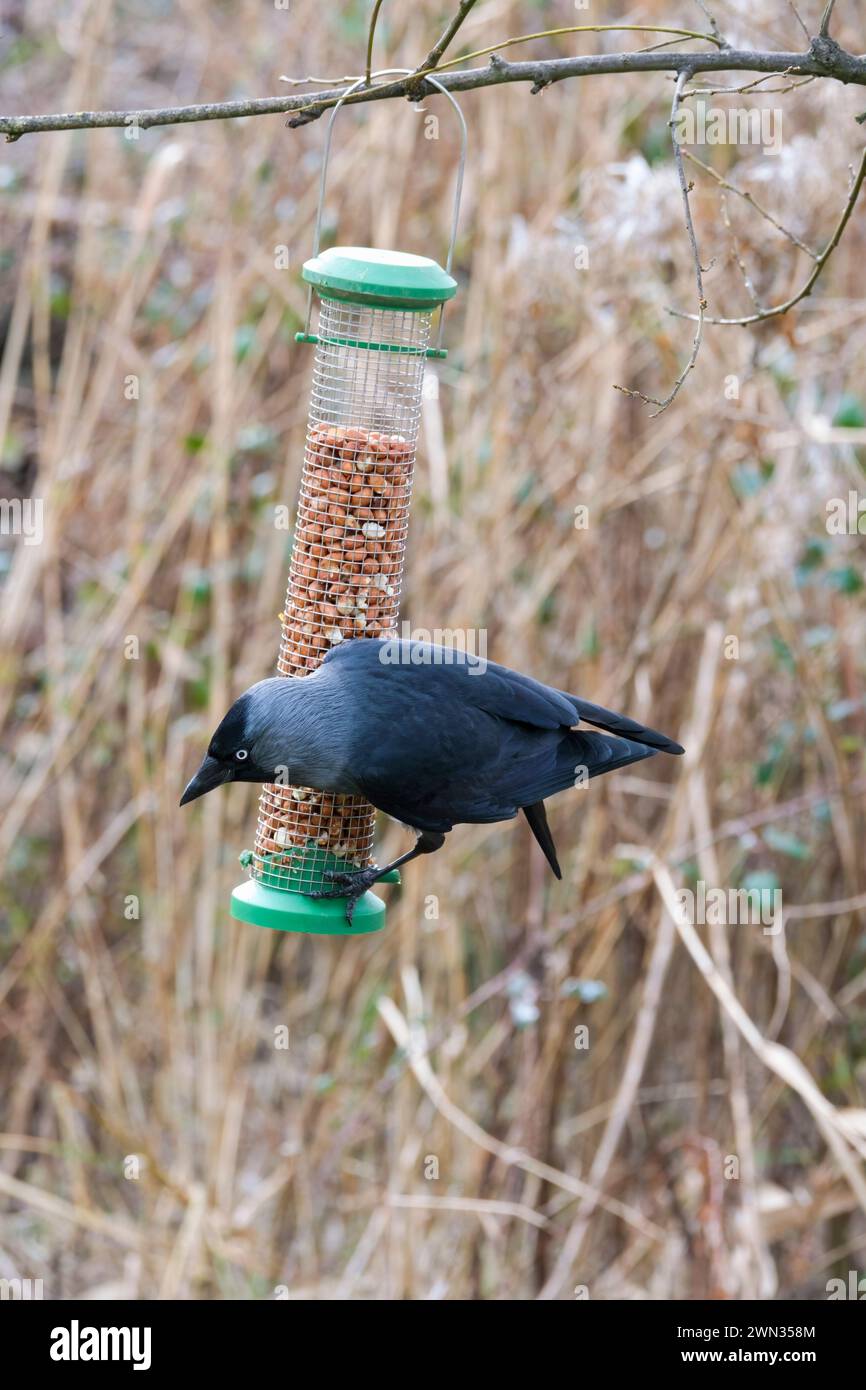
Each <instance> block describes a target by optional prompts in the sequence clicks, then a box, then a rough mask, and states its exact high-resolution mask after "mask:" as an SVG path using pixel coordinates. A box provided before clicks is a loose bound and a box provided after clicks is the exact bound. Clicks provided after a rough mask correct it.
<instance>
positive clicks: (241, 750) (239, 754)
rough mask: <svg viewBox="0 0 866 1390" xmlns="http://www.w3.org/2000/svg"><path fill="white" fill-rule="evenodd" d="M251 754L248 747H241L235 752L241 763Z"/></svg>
mask: <svg viewBox="0 0 866 1390" xmlns="http://www.w3.org/2000/svg"><path fill="white" fill-rule="evenodd" d="M249 756H250V755H249V753H248V752H247V750H246V748H239V749H238V751H237V752H236V753H235V757H236V758H237V760H238V762H239V763H242V762H243V761H244V759H245V758H248V757H249Z"/></svg>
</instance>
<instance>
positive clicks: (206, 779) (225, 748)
mask: <svg viewBox="0 0 866 1390" xmlns="http://www.w3.org/2000/svg"><path fill="white" fill-rule="evenodd" d="M289 684H290V682H288V681H286V680H285V679H284V678H283V677H279V676H277V677H274V678H273V679H271V680H266V681H259V683H258V685H254V686H251V688H250V689H249V690H247V691H245V692H244V694H243V695H241V696H240V698H239V699H237V700H235V702H234V704H233V705H232V707H231V709H230V710H229V712H228V714H227V715H226V716H225V717H224V718H223V720H222V721H221V722H220V724H219V725H218V726H217V728H216V731H215V733H214V735H213V738H212V739H211V741H210V744H209V745H208V750H207V753H206V754H205V757H204V761H203V762H202V765H201V767H200V768H199V770H198V772H197V773H196V774H195V776H194V777H193V779H192V781H191V782H189V783H188V785H187V787H186V790H185V791H184V794H183V796H182V797H181V799H180V804H181V806H185V805H186V803H187V802H188V801H195V800H196V798H197V797H199V796H204V794H205V792H209V791H213V789H214V787H221V786H222V784H223V783H224V782H273V781H275V780H276V779H277V776H278V775H279V771H280V768H281V767H283V766H284V765H285V759H284V758H282V757H281V751H282V750H281V747H280V744H281V738H280V727H279V726H280V718H279V715H280V706H281V696H282V695H283V694H284V693H285V691H286V687H287V686H288V685H289Z"/></svg>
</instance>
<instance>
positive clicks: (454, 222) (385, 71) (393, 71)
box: [304, 68, 468, 346]
mask: <svg viewBox="0 0 866 1390" xmlns="http://www.w3.org/2000/svg"><path fill="white" fill-rule="evenodd" d="M413 71H414V69H413V68H380V69H379V70H378V72H374V73H372V74H371V76H372V77H374V78H378V77H411V76H412V74H413ZM424 81H425V82H429V83H430V85H431V87H435V88H436V90H437V91H439V92H441V93H442V95H443V96H444V97H446V98H447V100H448V101H449V102H450V103H451V105H452V107H453V108H454V111H455V113H456V115H457V119H458V121H459V122H460V158H459V160H458V163H457V183H456V185H455V188H454V209H453V213H452V217H451V235H450V237H449V240H448V256H447V259H446V261H445V269H446V270H447V271H448V273H449V275H450V273H451V266H452V264H453V261H454V247H455V245H456V243H457V226H458V221H459V218H460V201H461V198H462V196H463V178H464V175H465V173H466V149H467V144H468V133H467V130H466V121H465V119H464V116H463V112H462V111H461V109H460V104H459V102H458V101H457V100H456V98H455V97H453V96H452V95H451V93H450V92H449V91H448V89H447V87H443V85H442V83H441V82H440V81H439V80H438V78H436V77H433V76H432V75H429V74H428V75H427V76H425V78H424ZM366 86H367V79H366V77H359V78H358V80H357V81H356V82H353V83H352V85H351V87H347V88H346V90H345V92H343V94H342V96H341V97H340V98H339V100H338V101H337V102H336V103H335V104H334V108H333V110H332V111H331V114H330V116H329V118H328V128H327V132H326V134H325V148H324V151H323V154H322V172H321V175H320V178H319V203H318V207H317V208H316V225H315V230H314V232H313V255H314V256H318V254H319V246H320V243H321V238H322V217H323V214H324V207H325V185H326V182H327V177H328V164H329V161H330V158H331V139H332V136H333V133H334V121H335V120H336V119H337V112H338V111H339V110H340V107H341V106H342V105H343V103H344V102H345V101H346V100H347V98H348V97H350V96H352V95H353V93H355V92H357V91H359V90H360V89H361V88H362V87H366ZM444 313H445V305H444V304H443V305H442V306H441V308H440V310H439V332H438V335H437V346H438V345H439V344H441V342H442V328H443V318H444ZM312 314H313V287H312V285H311V286H310V289H309V293H308V295H307V320H306V325H305V330H304V331H305V333H306V334H309V331H310V322H311V319H312Z"/></svg>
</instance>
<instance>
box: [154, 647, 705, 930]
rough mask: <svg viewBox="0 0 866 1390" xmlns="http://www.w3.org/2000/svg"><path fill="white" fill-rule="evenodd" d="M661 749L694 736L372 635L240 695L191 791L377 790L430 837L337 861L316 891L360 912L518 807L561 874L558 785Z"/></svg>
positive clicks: (450, 653)
mask: <svg viewBox="0 0 866 1390" xmlns="http://www.w3.org/2000/svg"><path fill="white" fill-rule="evenodd" d="M584 723H585V724H591V725H594V726H595V729H601V730H604V732H603V733H597V732H595V729H593V730H587V729H584V728H582V727H578V726H579V725H582V724H584ZM658 752H663V753H682V752H683V749H682V748H681V747H680V745H679V744H678V743H674V741H673V740H672V739H669V738H667V737H666V736H665V735H664V734H660V733H657V732H656V731H655V730H654V729H648V728H646V727H645V726H644V725H643V724H638V723H636V722H635V721H634V720H633V719H628V718H627V717H626V716H625V715H622V714H615V713H614V712H613V711H612V710H609V709H604V708H603V707H602V706H601V705H593V704H591V703H590V702H589V701H588V700H582V699H580V698H579V696H577V695H568V694H566V693H565V691H562V690H556V689H554V688H553V687H551V686H548V685H542V684H541V682H540V681H536V680H533V679H532V678H531V677H530V676H523V675H520V674H519V673H518V672H517V671H510V670H509V669H508V667H507V666H497V665H495V664H494V663H493V662H489V661H487V660H486V659H483V658H479V657H476V656H473V655H471V654H468V653H464V652H460V651H457V650H453V649H451V648H448V647H438V646H434V645H432V644H430V643H426V642H417V641H400V640H398V639H396V638H383V639H379V640H376V639H373V638H359V639H355V640H353V641H346V642H341V643H340V644H339V646H336V647H334V648H332V650H331V651H330V652H328V654H327V656H326V657H325V659H324V661H323V662H322V664H321V665H320V666H319V667H318V668H317V669H316V670H315V671H313V672H311V673H310V674H309V675H306V676H303V677H291V676H290V677H285V676H276V677H273V678H272V679H270V680H263V681H259V683H258V684H257V685H254V686H251V687H250V689H249V690H247V691H246V692H245V693H244V694H243V695H241V696H240V698H239V699H238V700H236V701H235V703H234V704H233V705H232V707H231V709H230V710H229V712H228V714H227V715H226V716H225V718H224V719H223V720H222V723H221V724H220V725H219V727H218V728H217V730H216V732H215V734H214V736H213V738H212V739H211V741H210V746H209V748H208V751H207V756H206V757H205V759H204V761H203V762H202V765H201V767H200V768H199V770H198V772H197V773H196V775H195V776H194V777H193V779H192V781H191V782H190V783H189V785H188V786H187V788H186V790H185V791H184V794H183V796H182V797H181V801H180V804H181V806H184V805H185V804H186V803H187V802H188V801H194V800H195V799H196V797H199V796H203V795H204V793H205V792H208V791H211V790H212V789H213V788H214V787H218V786H220V785H221V784H222V783H223V782H274V781H276V780H277V779H278V776H282V779H283V780H286V778H288V780H289V781H290V782H291V783H292V785H294V786H300V787H313V788H316V789H318V790H320V791H324V792H337V793H349V794H354V795H361V796H364V797H366V798H367V800H368V801H370V802H372V804H373V805H374V806H376V807H378V809H379V810H380V811H384V812H386V814H387V815H389V816H393V817H394V819H395V820H398V821H401V822H402V823H403V824H404V825H405V826H407V827H409V828H411V829H412V830H414V831H415V833H416V835H417V840H416V843H415V846H414V848H413V849H411V850H409V851H408V853H406V854H403V855H401V856H400V857H399V858H398V859H395V860H394V861H393V863H391V864H387V865H385V866H384V867H382V868H378V867H376V866H375V865H374V866H372V867H370V868H367V869H361V870H358V871H356V872H352V873H343V872H338V873H330V874H328V876H327V877H328V882H329V886H328V887H327V888H323V889H321V890H320V891H319V892H318V893H317V894H311V895H310V896H319V897H345V898H346V899H347V906H346V912H347V916H348V917H349V920H351V916H352V910H353V908H354V904H355V902H356V901H357V899H358V898H360V897H361V896H362V894H363V893H365V892H366V890H367V889H368V888H369V887H370V886H371V885H372V884H373V883H375V882H376V880H377V879H379V878H381V877H382V876H383V874H386V873H388V872H389V871H390V870H391V869H394V868H396V867H398V866H399V865H401V864H406V863H408V861H409V860H410V859H414V858H415V857H416V856H417V855H419V854H431V853H432V852H433V851H434V850H437V849H440V848H441V847H442V845H443V843H444V841H445V835H446V833H447V831H449V830H451V829H452V828H453V827H454V826H455V825H457V824H462V823H479V822H489V821H501V820H511V819H512V818H513V817H514V816H516V815H517V813H518V811H523V814H524V815H525V816H526V819H527V820H528V822H529V825H530V827H531V829H532V833H533V835H534V836H535V838H536V840H537V841H538V843H539V845H540V846H541V848H542V850H543V851H544V854H545V856H546V858H547V862H548V863H549V865H550V867H551V869H552V870H553V872H554V874H555V875H556V877H557V878H561V877H562V873H561V870H560V867H559V863H558V861H557V858H556V848H555V846H554V843H553V837H552V836H551V833H550V828H549V826H548V823H547V816H546V814H545V809H544V799H545V797H548V796H552V795H553V794H554V792H560V791H564V790H565V788H566V787H574V786H576V785H580V784H582V783H583V782H585V781H586V780H587V779H589V778H592V777H598V776H599V775H600V774H601V773H603V772H612V771H613V770H614V769H615V768H618V767H627V766H628V764H629V763H634V762H638V761H639V760H640V759H641V758H651V757H652V756H653V754H655V753H658ZM285 769H288V774H286V772H285Z"/></svg>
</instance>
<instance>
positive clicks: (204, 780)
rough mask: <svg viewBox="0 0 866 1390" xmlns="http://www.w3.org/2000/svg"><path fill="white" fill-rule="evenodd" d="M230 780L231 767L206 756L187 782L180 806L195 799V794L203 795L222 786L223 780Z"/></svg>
mask: <svg viewBox="0 0 866 1390" xmlns="http://www.w3.org/2000/svg"><path fill="white" fill-rule="evenodd" d="M231 780H232V769H231V768H230V767H226V766H225V764H224V763H221V762H219V761H218V760H217V759H216V758H211V757H210V756H208V757H206V758H205V760H204V762H203V763H202V765H201V767H200V768H199V770H198V772H197V773H196V774H195V777H193V779H192V781H191V782H190V783H189V784H188V786H187V789H186V791H185V792H184V794H183V796H182V797H181V799H180V804H181V806H185V805H186V803H187V802H188V801H195V799H196V797H197V796H204V794H205V792H211V791H213V789H214V787H220V786H222V784H223V782H230V781H231Z"/></svg>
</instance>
